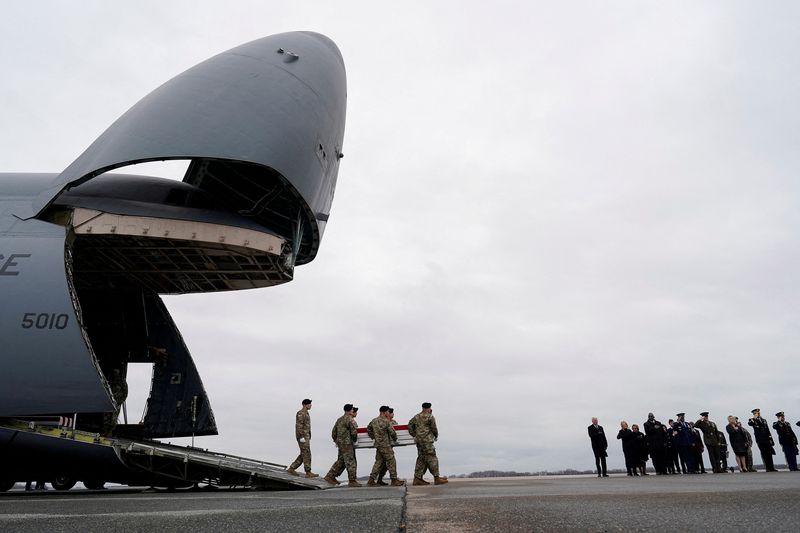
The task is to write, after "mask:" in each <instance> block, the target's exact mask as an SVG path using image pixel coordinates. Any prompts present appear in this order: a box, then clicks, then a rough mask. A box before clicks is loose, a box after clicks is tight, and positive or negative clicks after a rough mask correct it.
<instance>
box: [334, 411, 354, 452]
mask: <svg viewBox="0 0 800 533" xmlns="http://www.w3.org/2000/svg"><path fill="white" fill-rule="evenodd" d="M331 438H332V439H333V442H335V443H336V445H337V446H339V447H340V448H341V447H342V446H352V445H353V443H354V442H355V441H356V440H357V439H358V424H356V420H355V418H353V417H352V416H350V415H342V416H340V417H339V419H338V420H337V421H336V423H335V424H334V425H333V429H332V430H331Z"/></svg>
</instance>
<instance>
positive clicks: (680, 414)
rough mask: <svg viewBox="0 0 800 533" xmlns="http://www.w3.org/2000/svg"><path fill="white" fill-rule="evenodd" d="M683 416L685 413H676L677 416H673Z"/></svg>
mask: <svg viewBox="0 0 800 533" xmlns="http://www.w3.org/2000/svg"><path fill="white" fill-rule="evenodd" d="M684 415H686V413H678V414H677V415H675V416H684Z"/></svg>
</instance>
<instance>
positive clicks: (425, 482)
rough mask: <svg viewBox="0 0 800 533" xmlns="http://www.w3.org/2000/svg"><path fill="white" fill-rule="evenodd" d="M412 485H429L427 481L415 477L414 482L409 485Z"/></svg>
mask: <svg viewBox="0 0 800 533" xmlns="http://www.w3.org/2000/svg"><path fill="white" fill-rule="evenodd" d="M411 484H412V485H430V483H428V482H427V481H425V480H424V479H422V478H421V477H415V478H414V481H413V482H412V483H411Z"/></svg>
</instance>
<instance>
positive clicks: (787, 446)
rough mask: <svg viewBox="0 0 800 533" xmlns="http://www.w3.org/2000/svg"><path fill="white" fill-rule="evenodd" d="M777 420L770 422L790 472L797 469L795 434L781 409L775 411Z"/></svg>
mask: <svg viewBox="0 0 800 533" xmlns="http://www.w3.org/2000/svg"><path fill="white" fill-rule="evenodd" d="M775 416H777V417H778V421H777V422H775V423H773V424H772V427H773V429H774V430H775V432H776V433H777V434H778V442H779V443H780V445H781V448H783V455H785V456H786V464H787V465H788V466H789V470H791V471H792V472H796V471H797V436H796V435H795V434H794V430H792V425H791V424H790V423H789V422H787V421H786V418H785V417H784V415H783V411H780V412H778V413H775Z"/></svg>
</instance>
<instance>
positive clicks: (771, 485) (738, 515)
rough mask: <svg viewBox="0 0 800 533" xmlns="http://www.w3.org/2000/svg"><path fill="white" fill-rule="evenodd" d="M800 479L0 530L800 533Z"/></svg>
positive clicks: (189, 499) (30, 520)
mask: <svg viewBox="0 0 800 533" xmlns="http://www.w3.org/2000/svg"><path fill="white" fill-rule="evenodd" d="M799 528H800V473H796V472H779V473H775V474H767V473H757V474H717V475H714V474H706V475H694V476H652V475H651V476H647V477H644V478H629V477H627V476H612V477H610V478H605V479H598V478H596V477H593V476H592V477H589V476H570V477H565V476H553V477H528V478H492V479H454V480H452V481H451V482H450V483H449V484H447V485H444V486H433V485H431V486H427V487H408V488H407V489H406V488H405V487H399V488H391V487H382V488H367V487H364V488H356V489H351V488H336V489H330V490H325V491H291V492H264V491H234V490H218V491H211V492H204V491H201V492H181V491H178V492H172V493H167V492H145V491H139V490H130V489H114V488H111V489H108V490H105V491H80V490H75V489H73V490H72V491H70V492H68V493H60V492H55V491H47V492H38V493H25V492H21V491H12V492H8V493H4V494H3V495H2V496H0V531H20V532H27V531H48V532H60V531H65V532H66V531H69V532H74V531H82V532H123V531H124V532H130V531H158V532H159V533H168V532H172V531H181V532H185V531H197V532H202V531H214V532H221V531H242V532H249V531H335V532H339V531H359V532H360V531H370V532H371V531H375V532H397V531H401V532H402V531H409V532H450V531H459V532H462V531H463V532H471V531H644V530H672V531H703V532H710V531H725V532H726V533H730V531H792V532H794V531H798V529H799Z"/></svg>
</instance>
